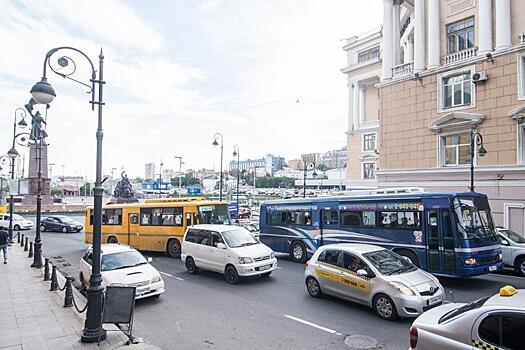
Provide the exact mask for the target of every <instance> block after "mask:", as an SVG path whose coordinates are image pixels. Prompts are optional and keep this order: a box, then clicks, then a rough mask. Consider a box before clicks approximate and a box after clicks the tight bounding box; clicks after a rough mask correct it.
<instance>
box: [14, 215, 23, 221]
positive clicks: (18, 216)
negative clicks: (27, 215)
mask: <svg viewBox="0 0 525 350" xmlns="http://www.w3.org/2000/svg"><path fill="white" fill-rule="evenodd" d="M13 220H15V221H20V220H24V218H23V217H22V216H20V215H18V214H13Z"/></svg>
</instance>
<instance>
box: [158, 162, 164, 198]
mask: <svg viewBox="0 0 525 350" xmlns="http://www.w3.org/2000/svg"><path fill="white" fill-rule="evenodd" d="M163 165H164V163H162V160H161V161H160V171H159V198H162V192H161V189H162V166H163Z"/></svg>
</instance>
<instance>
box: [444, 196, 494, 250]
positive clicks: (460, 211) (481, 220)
mask: <svg viewBox="0 0 525 350" xmlns="http://www.w3.org/2000/svg"><path fill="white" fill-rule="evenodd" d="M454 209H455V212H456V216H457V217H458V220H457V226H458V233H459V235H460V237H461V238H462V239H476V240H481V239H491V240H496V233H495V231H494V224H493V221H492V216H491V214H490V207H489V204H488V201H487V199H486V198H480V197H459V198H456V199H455V201H454Z"/></svg>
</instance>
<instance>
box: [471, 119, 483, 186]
mask: <svg viewBox="0 0 525 350" xmlns="http://www.w3.org/2000/svg"><path fill="white" fill-rule="evenodd" d="M475 150H477V153H478V155H479V156H480V157H484V156H485V155H486V154H487V150H486V149H485V147H483V136H481V134H480V133H479V132H478V131H476V130H474V129H471V130H470V191H471V192H474V155H475V153H476V152H475Z"/></svg>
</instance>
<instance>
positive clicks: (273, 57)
mask: <svg viewBox="0 0 525 350" xmlns="http://www.w3.org/2000/svg"><path fill="white" fill-rule="evenodd" d="M381 16H382V10H381V1H380V0H368V1H357V0H325V1H322V0H201V1H199V0H152V1H145V0H128V1H119V0H89V1H83V0H76V1H58V0H33V1H16V0H0V47H1V48H2V54H1V55H0V115H1V116H2V117H1V118H0V132H1V134H0V135H2V137H0V150H5V152H7V150H9V149H10V147H11V142H12V132H13V118H14V113H15V110H16V109H17V108H19V107H23V106H24V105H25V104H26V103H27V102H28V100H29V98H30V97H31V96H30V94H29V90H30V89H31V86H32V85H33V84H34V83H36V82H37V81H38V80H40V78H41V76H42V66H43V62H44V57H45V54H46V52H48V51H49V50H50V49H51V48H54V47H58V46H73V47H75V48H78V49H80V50H82V51H83V52H85V53H86V55H87V56H88V57H89V58H90V59H91V60H92V61H93V64H94V65H95V67H96V69H98V66H99V62H98V60H99V58H98V55H99V52H100V50H101V48H102V50H103V54H104V66H103V72H104V80H105V81H106V84H105V86H104V102H105V106H104V108H103V129H104V141H103V173H104V174H110V173H111V169H112V168H116V169H117V170H118V171H117V173H118V172H120V169H124V170H125V171H126V172H127V173H128V175H129V176H131V177H135V176H141V177H143V176H144V165H145V163H149V162H153V163H156V164H159V163H160V162H161V161H162V162H163V163H164V168H171V169H178V167H179V163H178V160H177V159H175V158H174V157H175V156H182V157H183V162H184V165H183V170H184V169H189V168H191V169H201V168H208V169H210V168H212V169H213V168H214V169H217V170H218V169H219V162H220V152H219V148H217V147H213V146H212V142H213V137H214V134H215V133H221V134H222V135H223V138H224V164H225V166H227V164H228V163H229V161H230V160H232V159H233V155H232V152H233V148H234V145H238V146H239V150H240V157H241V159H255V158H262V157H263V156H265V155H266V154H267V153H271V154H274V155H280V156H283V157H285V158H286V160H290V159H295V158H299V157H300V155H301V154H302V153H310V152H325V151H328V150H331V149H337V148H340V147H343V146H345V144H346V134H345V131H346V128H347V109H348V105H347V104H348V100H347V96H348V91H347V87H346V77H345V75H344V74H343V73H341V71H340V69H341V68H343V67H344V66H345V64H346V56H345V52H344V51H343V50H342V46H343V44H344V43H345V41H344V39H346V38H348V37H351V36H353V35H359V34H361V33H363V32H367V31H368V30H370V29H373V28H376V27H378V26H379V25H380V22H381ZM62 55H66V56H68V57H70V58H72V59H73V60H74V62H75V64H76V71H75V74H74V77H75V78H76V79H77V80H79V81H82V82H87V83H89V79H90V77H91V68H90V65H89V62H88V61H87V60H86V59H85V58H84V57H81V56H79V55H77V54H75V53H74V52H71V51H62ZM62 55H58V54H57V55H55V56H53V57H54V60H53V62H52V64H54V66H56V60H57V59H58V58H59V57H61V56H62ZM71 67H72V66H71V65H69V66H68V67H66V68H64V69H69V68H71ZM48 81H49V82H50V83H51V84H52V85H53V87H54V88H55V90H56V93H57V97H56V98H55V100H54V101H53V102H52V103H51V105H50V108H49V110H48V112H47V133H48V134H49V137H48V139H47V142H48V144H49V147H48V152H49V154H48V157H49V162H50V163H54V164H55V166H53V174H52V175H62V172H64V174H65V175H82V176H85V175H87V176H88V177H89V178H93V177H94V175H95V157H96V140H95V132H96V127H97V112H96V111H92V110H91V106H90V104H89V100H90V95H89V94H88V93H87V91H88V89H87V88H86V87H85V86H82V85H80V84H77V83H75V82H73V81H70V80H67V79H63V78H62V77H60V76H58V75H56V74H54V73H52V72H51V71H49V69H48ZM18 149H19V152H20V153H22V152H24V151H26V152H27V150H26V149H24V148H23V147H19V148H18ZM62 165H64V167H62ZM157 169H158V165H157ZM4 171H5V169H4ZM157 171H158V170H157Z"/></svg>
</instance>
